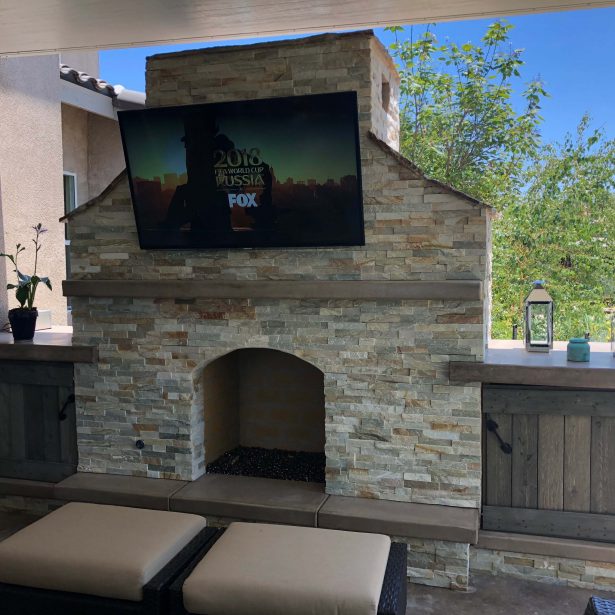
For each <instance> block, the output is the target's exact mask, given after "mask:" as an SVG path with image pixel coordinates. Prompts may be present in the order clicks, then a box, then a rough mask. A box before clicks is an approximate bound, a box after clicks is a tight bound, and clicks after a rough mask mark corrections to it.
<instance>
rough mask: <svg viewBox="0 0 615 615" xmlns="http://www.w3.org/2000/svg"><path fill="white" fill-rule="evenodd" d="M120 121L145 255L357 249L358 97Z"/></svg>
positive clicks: (238, 105) (179, 111) (278, 101)
mask: <svg viewBox="0 0 615 615" xmlns="http://www.w3.org/2000/svg"><path fill="white" fill-rule="evenodd" d="M118 115H119V119H120V128H121V132H122V141H123V144H124V153H125V156H126V164H127V167H128V174H129V180H130V188H131V193H132V202H133V207H134V212H135V218H136V222H137V229H138V232H139V241H140V244H141V247H142V248H148V249H151V248H162V249H182V248H183V249H199V248H247V247H259V246H262V247H286V246H289V247H290V246H348V245H363V244H364V232H363V207H362V198H361V162H360V152H359V136H358V135H359V132H358V119H357V97H356V93H355V92H341V93H336V94H323V95H312V96H294V97H290V98H270V99H262V100H250V101H241V102H227V103H214V104H201V105H187V106H182V107H161V108H152V109H144V110H136V111H123V112H120V113H119V114H118Z"/></svg>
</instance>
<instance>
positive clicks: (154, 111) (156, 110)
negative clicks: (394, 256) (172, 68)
mask: <svg viewBox="0 0 615 615" xmlns="http://www.w3.org/2000/svg"><path fill="white" fill-rule="evenodd" d="M331 96H347V97H351V98H352V103H353V104H352V105H351V109H352V120H353V122H354V133H355V143H356V147H355V161H356V168H357V190H358V203H357V207H356V215H357V216H358V218H359V220H358V222H359V226H360V228H359V235H360V237H359V243H356V242H344V241H332V242H309V241H307V242H302V243H298V242H292V243H283V242H262V241H260V242H255V243H254V244H253V245H227V244H225V245H211V244H209V245H198V243H195V244H193V245H190V246H186V245H176V246H174V245H165V246H161V245H147V242H145V241H144V235H143V229H142V228H141V223H140V221H139V214H138V210H137V206H136V199H135V194H134V190H133V176H132V172H131V169H130V160H129V157H128V148H127V146H126V138H125V134H124V125H123V117H127V116H129V115H133V114H134V115H137V114H139V115H141V114H143V113H147V114H151V115H167V114H171V113H177V111H178V110H184V109H193V110H198V109H199V108H204V107H212V106H218V107H219V106H225V105H235V104H238V103H240V104H243V103H248V104H249V103H253V102H263V101H268V100H275V101H285V100H296V99H297V98H328V97H331ZM117 115H118V121H119V126H120V135H121V140H122V150H123V152H124V160H125V162H126V172H127V175H128V184H129V187H130V200H131V204H132V210H133V215H134V218H135V224H136V227H137V235H138V237H139V247H140V248H141V249H142V250H156V251H158V250H173V251H199V252H203V251H206V250H253V249H259V248H260V249H278V248H284V249H302V248H335V247H351V246H357V247H361V246H364V245H365V214H364V210H363V173H362V165H361V141H360V131H359V106H358V97H357V92H356V91H354V90H347V91H343V92H329V93H323V94H302V95H299V96H272V97H267V98H251V99H246V100H243V99H241V100H228V101H222V102H215V103H196V104H191V105H171V106H166V107H146V108H144V109H126V110H122V111H118V113H117ZM254 239H257V238H256V237H254Z"/></svg>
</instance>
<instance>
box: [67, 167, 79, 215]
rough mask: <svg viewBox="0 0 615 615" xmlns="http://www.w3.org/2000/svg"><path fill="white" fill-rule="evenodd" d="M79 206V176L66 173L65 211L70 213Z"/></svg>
mask: <svg viewBox="0 0 615 615" xmlns="http://www.w3.org/2000/svg"><path fill="white" fill-rule="evenodd" d="M76 207H77V176H76V175H75V174H74V173H66V172H65V173H64V213H65V214H68V213H70V212H71V211H73V209H75V208H76Z"/></svg>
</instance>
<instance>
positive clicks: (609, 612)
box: [585, 596, 615, 615]
mask: <svg viewBox="0 0 615 615" xmlns="http://www.w3.org/2000/svg"><path fill="white" fill-rule="evenodd" d="M585 615H615V600H605V599H604V598H598V597H596V596H593V597H592V598H590V599H589V602H588V603H587V608H586V609H585Z"/></svg>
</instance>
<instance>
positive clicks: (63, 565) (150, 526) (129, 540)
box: [0, 502, 215, 615]
mask: <svg viewBox="0 0 615 615" xmlns="http://www.w3.org/2000/svg"><path fill="white" fill-rule="evenodd" d="M214 536H215V530H210V529H206V528H205V520H204V519H203V518H202V517H199V516H197V515H187V514H183V513H173V512H166V511H159V510H142V509H137V508H127V507H120V506H101V505H98V504H82V503H76V502H73V503H70V504H66V505H65V506H63V507H62V508H59V509H58V510H56V511H54V512H52V513H50V514H49V515H47V516H46V517H43V518H42V519H40V520H38V521H36V522H35V523H33V524H32V525H29V526H28V527H26V528H24V529H22V530H21V531H19V532H17V533H16V534H14V535H13V536H11V537H9V538H7V539H6V540H4V541H3V542H0V612H1V613H15V614H19V615H35V614H41V615H43V614H44V615H54V614H56V613H57V614H58V615H59V614H62V615H70V614H75V615H77V614H78V615H84V614H87V615H97V614H100V615H103V614H105V615H111V614H113V613H133V614H140V613H142V614H146V613H148V614H150V613H151V614H154V613H155V614H157V615H158V614H159V613H162V612H163V607H164V604H166V602H165V601H166V599H167V597H168V596H167V589H168V586H169V585H170V583H171V581H172V580H173V579H175V577H176V576H177V575H178V573H179V571H180V570H181V569H182V568H183V567H184V566H185V565H186V564H187V563H188V562H189V561H190V560H191V558H193V557H194V555H195V553H197V552H198V551H199V550H200V549H201V548H202V547H203V546H204V545H205V544H207V541H209V540H211V539H212V538H213V537H214Z"/></svg>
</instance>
